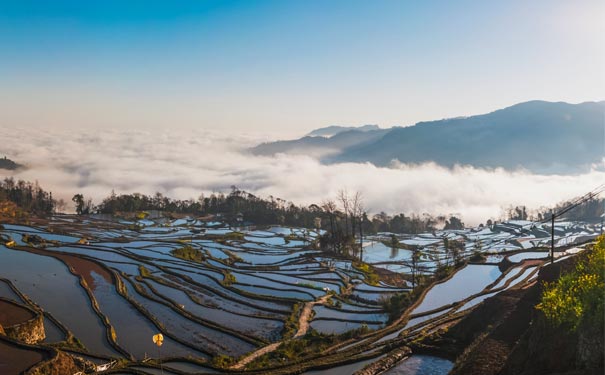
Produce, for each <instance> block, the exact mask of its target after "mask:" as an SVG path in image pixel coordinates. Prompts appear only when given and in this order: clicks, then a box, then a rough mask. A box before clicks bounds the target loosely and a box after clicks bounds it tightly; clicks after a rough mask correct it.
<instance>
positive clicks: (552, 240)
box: [550, 212, 555, 264]
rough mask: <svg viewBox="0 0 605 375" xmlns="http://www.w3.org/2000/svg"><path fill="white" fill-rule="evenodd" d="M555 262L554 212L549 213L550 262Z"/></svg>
mask: <svg viewBox="0 0 605 375" xmlns="http://www.w3.org/2000/svg"><path fill="white" fill-rule="evenodd" d="M554 262H555V213H554V212H553V213H552V214H551V215H550V263H551V264H552V263H554Z"/></svg>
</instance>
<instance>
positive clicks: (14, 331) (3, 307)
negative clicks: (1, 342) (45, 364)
mask: <svg viewBox="0 0 605 375" xmlns="http://www.w3.org/2000/svg"><path fill="white" fill-rule="evenodd" d="M2 333H3V334H4V335H6V336H8V337H10V338H12V339H15V340H19V341H23V342H25V343H28V344H34V343H37V342H40V341H42V340H44V338H45V337H46V335H45V333H44V317H43V315H42V314H41V313H39V312H36V311H34V310H32V309H31V308H29V307H27V306H24V305H21V304H18V303H16V302H14V301H11V300H9V299H5V298H0V334H2Z"/></svg>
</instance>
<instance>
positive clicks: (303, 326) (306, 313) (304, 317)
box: [230, 294, 332, 370]
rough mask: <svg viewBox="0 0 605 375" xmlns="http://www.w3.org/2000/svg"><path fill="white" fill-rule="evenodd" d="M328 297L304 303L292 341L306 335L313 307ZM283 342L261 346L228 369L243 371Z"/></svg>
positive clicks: (327, 295) (322, 302) (328, 297)
mask: <svg viewBox="0 0 605 375" xmlns="http://www.w3.org/2000/svg"><path fill="white" fill-rule="evenodd" d="M330 297H332V295H331V294H326V295H324V296H322V297H321V298H319V299H318V300H316V301H311V302H307V303H305V306H304V307H303V309H302V312H301V313H300V317H299V318H298V331H296V334H295V335H294V337H292V340H294V339H297V338H300V337H302V336H304V335H306V334H307V331H308V330H309V321H310V320H311V315H312V314H313V307H315V305H323V304H324V303H326V302H327V301H328V299H330ZM284 341H285V340H281V341H278V342H274V343H273V344H270V345H267V346H263V347H262V348H260V349H258V350H256V351H254V352H252V353H251V354H250V355H248V356H246V357H244V358H242V359H241V360H239V361H238V362H237V363H236V364H234V365H233V366H231V367H230V369H231V370H241V369H243V368H244V367H245V366H246V365H247V364H248V363H250V362H252V361H254V360H255V359H256V358H258V357H260V356H262V355H264V354H267V353H271V352H273V351H275V350H276V349H277V348H278V347H279V346H280V345H281V344H282V343H283V342H284Z"/></svg>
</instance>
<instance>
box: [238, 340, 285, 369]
mask: <svg viewBox="0 0 605 375" xmlns="http://www.w3.org/2000/svg"><path fill="white" fill-rule="evenodd" d="M281 343H282V342H281V341H278V342H275V343H273V344H271V345H267V346H263V347H262V348H260V349H258V350H257V351H255V352H252V354H250V355H249V356H247V357H244V358H243V359H242V360H240V361H239V362H237V363H236V364H234V365H233V366H231V367H230V368H231V369H232V370H241V369H243V368H244V367H245V366H246V365H247V364H248V363H250V362H252V361H254V360H255V359H256V358H258V357H260V356H261V355H263V354H267V353H271V352H272V351H274V350H275V349H277V347H278V346H280V345H281Z"/></svg>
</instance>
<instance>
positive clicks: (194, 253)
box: [170, 245, 204, 263]
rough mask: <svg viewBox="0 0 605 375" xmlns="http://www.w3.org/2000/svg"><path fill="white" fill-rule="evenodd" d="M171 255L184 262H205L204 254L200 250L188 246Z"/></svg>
mask: <svg viewBox="0 0 605 375" xmlns="http://www.w3.org/2000/svg"><path fill="white" fill-rule="evenodd" d="M170 253H171V254H172V255H174V256H175V257H177V258H180V259H183V260H189V261H192V262H198V263H201V262H203V261H204V254H202V252H201V251H199V250H198V249H196V248H194V247H191V246H190V245H186V246H183V247H180V248H178V249H174V250H171V251H170Z"/></svg>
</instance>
